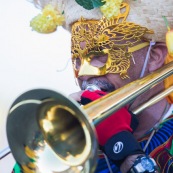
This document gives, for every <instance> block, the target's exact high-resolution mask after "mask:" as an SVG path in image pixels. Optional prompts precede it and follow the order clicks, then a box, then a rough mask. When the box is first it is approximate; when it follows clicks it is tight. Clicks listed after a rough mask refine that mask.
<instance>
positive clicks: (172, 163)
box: [12, 115, 173, 173]
mask: <svg viewBox="0 0 173 173" xmlns="http://www.w3.org/2000/svg"><path fill="white" fill-rule="evenodd" d="M150 133H151V132H149V133H148V134H147V135H146V136H145V137H143V138H142V139H140V140H139V142H140V144H141V146H142V148H144V146H145V144H146V142H147V139H148V137H149V136H150ZM172 140H173V115H172V116H170V117H169V118H167V119H166V120H165V121H164V122H162V123H161V124H160V127H159V130H158V131H157V132H156V133H155V134H154V136H153V138H152V139H151V141H150V143H149V145H148V147H147V149H146V154H148V155H150V156H151V157H152V158H154V159H155V161H156V162H157V164H158V166H159V167H160V170H161V173H173V142H172ZM109 164H110V165H111V169H112V172H113V173H120V171H119V169H118V167H116V166H115V165H114V164H113V163H112V162H111V161H109ZM12 173H22V171H21V170H20V168H19V165H18V164H16V165H15V167H14V169H13V172H12ZM95 173H110V171H109V168H108V165H107V162H106V159H105V158H103V157H102V158H99V159H98V165H97V168H96V171H95Z"/></svg>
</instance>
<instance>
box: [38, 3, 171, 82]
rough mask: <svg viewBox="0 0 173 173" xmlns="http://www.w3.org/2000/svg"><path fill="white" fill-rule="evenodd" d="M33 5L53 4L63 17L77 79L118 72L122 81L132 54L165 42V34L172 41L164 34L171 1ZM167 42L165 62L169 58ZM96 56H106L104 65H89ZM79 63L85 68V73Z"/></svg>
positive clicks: (169, 18) (166, 30)
mask: <svg viewBox="0 0 173 173" xmlns="http://www.w3.org/2000/svg"><path fill="white" fill-rule="evenodd" d="M35 4H36V5H37V6H40V7H42V8H44V7H45V6H46V5H47V4H53V6H54V7H55V9H56V10H58V11H59V13H58V14H63V16H64V23H63V27H64V28H65V29H67V30H69V31H70V32H72V55H73V58H72V60H73V62H74V70H75V73H76V75H77V76H78V75H91V74H92V73H94V75H104V74H106V73H119V74H120V76H121V77H122V78H126V77H128V74H127V70H128V68H129V66H130V61H129V59H130V58H132V53H133V52H134V51H137V50H139V49H141V48H143V47H145V46H148V45H149V43H150V41H155V42H165V41H166V40H165V38H166V36H165V35H166V33H167V32H168V35H169V36H168V38H169V39H170V41H172V40H173V39H171V38H172V37H173V36H172V35H173V33H172V32H171V31H170V30H169V31H168V28H170V29H171V28H173V13H172V9H173V2H172V0H152V1H151V0H137V1H133V0H54V1H50V0H47V1H46V0H44V1H42V0H38V1H35ZM55 4H56V5H55ZM163 16H165V17H163ZM164 18H166V20H167V21H168V22H169V27H168V25H167V27H166V25H165V22H164ZM54 30H55V29H54ZM170 41H167V45H168V46H169V48H168V50H169V55H168V56H167V58H166V63H167V61H170V60H172V59H173V53H172V52H173V48H172V47H173V43H171V44H170ZM83 42H84V47H82V46H81V43H83ZM113 43H114V44H113ZM97 55H99V56H100V55H101V56H102V57H106V55H107V63H106V64H105V65H104V66H101V67H99V68H98V67H95V66H93V65H91V61H92V59H94V58H97ZM81 56H82V58H81ZM79 59H80V62H78V60H79ZM81 64H82V66H85V67H87V68H85V71H84V70H83V68H82V66H81ZM78 66H81V67H80V68H78ZM168 81H169V82H170V81H171V80H170V79H169V80H168ZM172 81H173V79H172ZM166 83H167V82H166ZM168 85H170V84H168Z"/></svg>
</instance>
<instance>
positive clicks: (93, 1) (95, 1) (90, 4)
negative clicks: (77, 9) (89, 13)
mask: <svg viewBox="0 0 173 173" xmlns="http://www.w3.org/2000/svg"><path fill="white" fill-rule="evenodd" d="M76 2H77V3H78V4H79V5H81V6H82V7H83V8H85V9H87V10H91V9H93V8H98V7H100V6H102V5H104V4H105V2H102V0H76Z"/></svg>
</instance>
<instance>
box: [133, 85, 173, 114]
mask: <svg viewBox="0 0 173 173" xmlns="http://www.w3.org/2000/svg"><path fill="white" fill-rule="evenodd" d="M171 92H173V86H171V87H169V88H167V89H166V90H164V91H163V92H161V93H159V94H157V95H156V96H154V97H153V98H151V99H150V100H149V101H148V102H146V103H144V104H142V105H140V106H139V107H138V108H136V109H134V110H132V112H133V113H134V114H135V115H137V114H139V113H140V112H141V111H143V110H144V109H146V108H147V107H149V106H152V105H153V104H155V103H157V102H158V101H160V100H161V99H163V98H164V97H166V96H167V95H169V94H170V93H171Z"/></svg>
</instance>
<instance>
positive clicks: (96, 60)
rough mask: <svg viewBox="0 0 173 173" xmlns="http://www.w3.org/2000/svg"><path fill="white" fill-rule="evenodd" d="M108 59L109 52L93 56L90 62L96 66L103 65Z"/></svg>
mask: <svg viewBox="0 0 173 173" xmlns="http://www.w3.org/2000/svg"><path fill="white" fill-rule="evenodd" d="M107 60H108V54H104V55H98V56H93V58H92V59H91V62H90V64H91V65H92V66H94V67H103V66H104V65H105V64H106V62H107Z"/></svg>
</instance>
